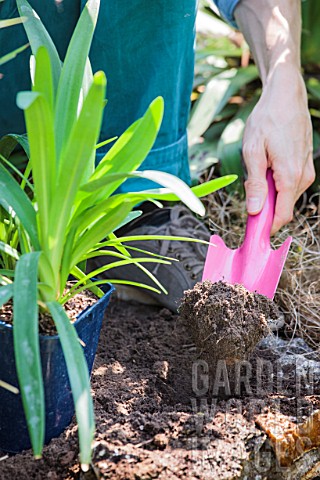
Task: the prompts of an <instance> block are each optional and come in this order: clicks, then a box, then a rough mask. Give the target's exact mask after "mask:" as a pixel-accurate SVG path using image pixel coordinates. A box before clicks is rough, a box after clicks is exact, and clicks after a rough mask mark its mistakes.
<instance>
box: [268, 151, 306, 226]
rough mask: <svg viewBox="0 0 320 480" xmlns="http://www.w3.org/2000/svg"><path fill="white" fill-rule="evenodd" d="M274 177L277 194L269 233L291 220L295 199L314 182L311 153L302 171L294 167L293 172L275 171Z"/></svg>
mask: <svg viewBox="0 0 320 480" xmlns="http://www.w3.org/2000/svg"><path fill="white" fill-rule="evenodd" d="M274 178H275V183H276V188H277V191H278V195H277V201H276V208H275V215H274V220H273V225H272V228H271V235H274V234H275V233H276V232H277V231H278V230H280V228H281V227H283V226H284V225H286V224H287V223H289V222H291V221H292V218H293V210H294V205H295V203H296V201H297V200H298V198H299V197H300V196H301V195H302V193H303V192H305V191H306V190H307V188H308V187H310V185H312V183H313V182H314V180H315V169H314V164H313V159H312V154H310V156H309V158H308V161H307V162H306V164H305V165H304V167H303V170H302V171H299V170H298V168H297V167H296V168H295V171H293V172H290V171H287V172H285V173H282V174H279V172H277V173H276V174H275V175H274Z"/></svg>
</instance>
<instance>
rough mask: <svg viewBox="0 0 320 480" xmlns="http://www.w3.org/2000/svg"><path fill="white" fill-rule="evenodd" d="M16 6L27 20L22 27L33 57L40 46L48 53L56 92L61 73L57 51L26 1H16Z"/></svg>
mask: <svg viewBox="0 0 320 480" xmlns="http://www.w3.org/2000/svg"><path fill="white" fill-rule="evenodd" d="M17 6H18V9H19V13H20V15H21V16H22V17H26V18H27V21H26V22H24V23H23V26H24V29H25V31H26V34H27V37H28V39H29V42H30V45H31V50H32V53H33V55H34V56H36V53H37V50H38V48H39V47H42V46H45V47H46V48H47V50H48V52H49V55H50V60H51V65H52V72H53V84H54V88H55V90H56V89H57V87H58V82H59V77H60V73H61V60H60V58H59V54H58V52H57V49H56V47H55V45H54V43H53V41H52V40H51V37H50V35H49V33H48V32H47V30H46V28H45V27H44V25H43V23H42V22H41V20H40V18H39V16H38V15H37V14H36V12H35V11H34V10H33V9H32V8H31V6H30V4H29V3H28V2H27V0H17Z"/></svg>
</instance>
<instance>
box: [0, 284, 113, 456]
mask: <svg viewBox="0 0 320 480" xmlns="http://www.w3.org/2000/svg"><path fill="white" fill-rule="evenodd" d="M104 287H105V285H104ZM113 290H114V287H113V286H112V285H110V284H107V285H106V288H104V291H105V292H106V293H105V295H104V296H103V297H102V298H100V299H99V300H98V301H97V303H95V304H94V305H93V306H92V307H88V308H87V309H85V310H84V311H83V312H82V313H81V314H80V315H79V316H78V318H77V320H76V322H75V323H74V326H75V328H76V330H77V332H78V335H79V338H80V339H81V340H82V341H83V342H84V344H85V347H84V353H85V357H86V360H87V363H88V368H89V371H90V373H91V370H92V366H93V362H94V357H95V354H96V350H97V346H98V340H99V335H100V330H101V325H102V320H103V316H104V312H105V309H106V308H107V306H108V303H109V300H110V296H111V293H112V292H113ZM40 353H41V361H42V373H43V380H44V390H45V403H46V432H45V443H48V442H49V441H50V440H51V439H52V438H55V437H58V436H59V435H60V433H62V432H63V430H64V429H65V428H66V427H67V426H68V425H69V423H70V422H71V419H72V416H73V414H74V405H73V399H72V393H71V387H70V383H69V378H68V373H67V367H66V363H65V360H64V356H63V353H62V348H61V344H60V340H59V336H58V335H55V336H44V335H40ZM0 379H1V380H3V381H5V382H7V383H9V384H10V385H14V386H16V387H18V379H17V373H16V367H15V360H14V351H13V332H12V326H11V325H8V324H6V323H4V322H1V321H0ZM28 448H31V443H30V439H29V434H28V430H27V425H26V419H25V415H24V411H23V407H22V401H21V396H20V394H18V395H17V394H14V393H12V392H10V391H8V390H5V389H4V388H0V450H2V451H4V452H12V453H18V452H21V451H22V450H25V449H28Z"/></svg>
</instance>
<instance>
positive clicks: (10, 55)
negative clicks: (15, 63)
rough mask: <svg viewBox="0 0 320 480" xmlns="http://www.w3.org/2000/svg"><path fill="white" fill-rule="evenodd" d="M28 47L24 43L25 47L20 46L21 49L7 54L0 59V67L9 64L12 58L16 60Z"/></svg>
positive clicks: (27, 44)
mask: <svg viewBox="0 0 320 480" xmlns="http://www.w3.org/2000/svg"><path fill="white" fill-rule="evenodd" d="M28 47H29V43H26V44H25V45H22V46H21V47H19V48H16V49H15V50H13V51H12V52H10V53H7V54H6V55H4V56H3V57H1V58H0V65H3V64H4V63H7V62H9V61H10V60H13V59H14V58H16V56H17V55H19V53H21V52H23V51H24V50H26V49H27V48H28Z"/></svg>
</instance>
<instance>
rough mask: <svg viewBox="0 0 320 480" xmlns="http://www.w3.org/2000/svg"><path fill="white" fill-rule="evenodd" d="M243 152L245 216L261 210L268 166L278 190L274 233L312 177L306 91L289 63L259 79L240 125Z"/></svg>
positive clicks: (299, 75) (310, 133) (290, 218)
mask: <svg viewBox="0 0 320 480" xmlns="http://www.w3.org/2000/svg"><path fill="white" fill-rule="evenodd" d="M243 156H244V161H245V164H246V168H247V171H248V179H247V180H246V182H245V189H246V204H247V210H248V213H250V214H257V213H259V212H260V210H261V209H262V207H263V204H264V201H265V199H266V195H267V182H266V170H267V168H269V167H270V168H271V169H272V170H273V177H274V181H275V185H276V190H277V192H278V196H277V202H276V209H275V216H274V222H273V225H272V230H271V234H274V233H276V232H277V231H278V230H279V229H280V228H281V227H282V226H283V225H286V224H287V223H288V222H290V221H291V220H292V217H293V207H294V204H295V202H296V201H297V199H298V198H299V197H300V195H301V194H302V193H303V192H304V191H305V190H306V189H307V188H308V187H309V186H310V185H311V184H312V183H313V181H314V179H315V170H314V165H313V158H312V126H311V120H310V115H309V112H308V106H307V95H306V89H305V85H304V81H303V78H302V76H301V74H300V72H299V70H298V69H297V68H296V67H295V66H290V65H286V64H285V63H283V64H282V65H281V66H278V67H277V69H276V70H275V71H273V73H272V76H270V78H268V79H267V81H266V82H265V84H264V88H263V92H262V95H261V98H260V100H259V101H258V103H257V105H256V106H255V108H254V110H253V111H252V113H251V115H250V117H249V118H248V121H247V124H246V128H245V132H244V139H243Z"/></svg>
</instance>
